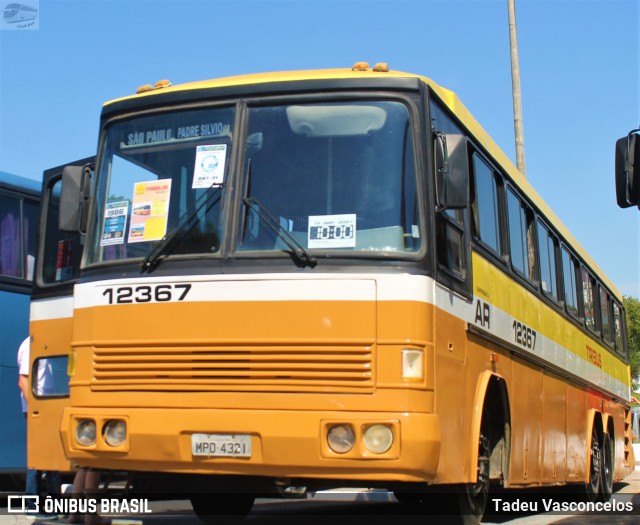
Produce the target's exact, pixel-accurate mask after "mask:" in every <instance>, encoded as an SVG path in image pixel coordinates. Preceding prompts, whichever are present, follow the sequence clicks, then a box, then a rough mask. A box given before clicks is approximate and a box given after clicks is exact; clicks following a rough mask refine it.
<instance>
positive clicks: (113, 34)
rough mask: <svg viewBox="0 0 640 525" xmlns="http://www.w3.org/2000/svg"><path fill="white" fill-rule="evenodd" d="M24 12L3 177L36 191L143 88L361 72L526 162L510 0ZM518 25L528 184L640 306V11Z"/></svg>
mask: <svg viewBox="0 0 640 525" xmlns="http://www.w3.org/2000/svg"><path fill="white" fill-rule="evenodd" d="M11 1H12V0H0V10H2V11H3V10H4V7H5V5H6V4H8V3H11ZM13 1H15V0H13ZM23 3H27V4H29V5H32V6H35V7H37V8H38V18H37V20H36V21H35V24H34V25H32V26H27V27H23V28H21V29H9V28H8V26H7V24H4V22H3V21H0V171H6V172H10V173H14V174H16V175H22V176H24V177H29V178H32V179H36V180H40V179H41V177H42V172H43V171H44V170H45V169H48V168H50V167H54V166H58V165H62V164H65V163H67V162H70V161H73V160H76V159H80V158H83V157H86V156H90V155H93V154H95V151H96V147H97V141H98V120H99V116H100V110H101V106H102V104H103V103H104V102H105V101H106V100H110V99H113V98H118V97H121V96H125V95H129V94H132V93H134V92H135V90H136V89H137V87H138V86H140V85H142V84H149V83H150V84H153V83H155V82H156V81H157V80H160V79H165V78H166V79H169V80H170V81H171V82H172V83H173V84H179V83H183V82H189V81H194V80H202V79H207V78H216V77H221V76H229V75H238V74H243V73H256V72H263V71H282V70H294V69H318V68H333V67H351V66H352V65H353V64H354V63H355V62H357V61H368V62H369V63H371V64H374V63H376V62H387V63H389V65H390V66H391V68H392V69H395V70H400V71H407V72H411V73H417V74H421V75H424V76H427V77H429V78H431V79H433V80H434V81H435V82H437V83H438V84H440V85H442V86H444V87H446V88H449V89H451V90H453V91H455V92H456V93H457V94H458V96H459V97H460V99H461V100H462V101H463V103H464V104H465V105H466V106H467V108H468V109H469V110H470V111H471V113H472V114H473V115H474V116H475V117H476V119H477V120H478V121H479V122H480V124H481V125H482V126H483V127H484V128H485V129H486V130H487V131H488V133H489V134H490V135H491V136H492V137H493V138H494V140H495V141H496V142H497V144H498V145H499V146H500V147H501V148H502V149H503V150H504V151H505V153H506V154H507V156H508V157H509V158H510V159H511V160H512V161H513V162H514V164H515V145H514V144H515V142H514V131H513V106H512V97H511V69H510V68H511V66H510V55H509V31H508V11H507V0H391V1H387V0H379V1H377V0H338V1H329V0H319V1H313V0H309V1H307V0H288V1H276V0H253V1H252V0H210V1H204V0H202V1H191V0H183V1H176V0H172V1H168V0H167V1H163V0H126V1H125V0H120V1H119V0H84V1H81V0H76V1H69V0H24V2H23ZM516 16H517V30H518V48H519V58H520V73H521V89H522V105H523V124H524V138H525V155H526V171H527V178H528V179H529V181H530V182H531V184H532V185H533V186H534V187H535V188H536V190H537V191H538V193H539V194H540V195H541V196H542V198H543V199H544V200H545V201H546V202H547V204H549V206H550V207H551V208H552V209H553V210H554V211H555V212H556V214H557V215H558V216H559V217H560V219H561V220H562V221H563V222H564V224H565V225H566V226H567V227H568V228H569V230H571V232H572V233H573V234H574V236H575V237H576V238H577V239H578V241H579V242H580V243H581V244H582V246H583V247H584V248H586V250H587V251H588V252H589V253H590V254H591V256H592V257H593V259H594V260H595V261H596V262H597V263H598V265H599V266H600V268H601V269H602V270H604V272H605V273H606V274H607V275H608V276H609V278H610V279H611V280H612V281H613V282H614V283H615V284H616V285H617V287H618V288H619V289H620V291H621V292H622V293H623V294H625V295H631V296H633V297H640V255H639V248H638V246H639V245H640V210H638V209H637V208H627V209H624V210H623V209H620V208H618V207H617V204H616V198H615V186H614V146H615V141H616V139H618V138H620V137H622V136H624V135H626V134H627V133H628V132H629V131H630V130H631V129H635V128H638V127H640V100H639V93H640V92H639V82H640V78H639V73H640V48H639V46H640V40H639V31H640V29H639V27H640V2H638V1H637V0H549V1H545V0H516Z"/></svg>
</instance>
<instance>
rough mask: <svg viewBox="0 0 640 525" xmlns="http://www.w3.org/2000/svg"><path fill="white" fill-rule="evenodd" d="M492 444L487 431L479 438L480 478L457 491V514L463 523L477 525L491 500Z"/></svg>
mask: <svg viewBox="0 0 640 525" xmlns="http://www.w3.org/2000/svg"><path fill="white" fill-rule="evenodd" d="M490 458H491V446H490V443H489V438H488V437H487V436H486V432H483V431H482V430H481V431H480V439H479V440H478V467H477V468H478V480H477V481H476V482H475V483H473V484H472V483H468V484H466V485H462V487H461V488H460V490H458V491H456V501H455V503H456V511H457V512H456V514H457V517H458V521H459V523H460V524H461V525H477V524H478V523H480V520H482V517H483V516H484V512H485V509H486V508H487V502H488V500H489V484H490V472H491V468H490Z"/></svg>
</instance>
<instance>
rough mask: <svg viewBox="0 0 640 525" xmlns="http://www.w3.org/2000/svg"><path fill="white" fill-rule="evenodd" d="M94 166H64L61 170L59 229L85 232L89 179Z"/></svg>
mask: <svg viewBox="0 0 640 525" xmlns="http://www.w3.org/2000/svg"><path fill="white" fill-rule="evenodd" d="M93 169H94V166H93V165H92V164H85V165H84V166H65V168H64V170H63V171H62V193H61V194H60V218H59V223H58V226H59V228H60V230H62V231H65V232H72V233H81V234H84V233H86V229H87V217H88V212H89V201H90V198H91V179H92V173H93Z"/></svg>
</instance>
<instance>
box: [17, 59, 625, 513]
mask: <svg viewBox="0 0 640 525" xmlns="http://www.w3.org/2000/svg"><path fill="white" fill-rule="evenodd" d="M59 175H60V174H59ZM61 177H62V185H63V190H62V193H61V195H60V199H61V200H60V223H59V224H60V228H61V231H66V232H70V234H71V235H77V236H78V237H79V238H80V239H81V241H82V243H81V245H80V244H77V245H76V246H75V247H74V249H73V253H74V256H75V255H76V254H78V250H79V249H80V248H81V249H82V256H81V257H82V258H81V261H79V263H78V264H79V266H80V268H79V270H78V272H77V275H74V276H73V278H71V279H69V280H68V281H66V284H65V286H64V287H63V288H64V289H63V290H60V291H57V290H56V287H55V285H54V284H55V283H54V284H51V287H50V283H48V282H46V279H43V272H46V271H47V267H48V266H49V265H47V264H46V263H44V262H40V263H39V266H38V271H39V274H38V279H40V281H39V283H38V292H37V294H36V295H34V301H33V303H32V323H31V333H32V337H33V345H32V348H33V350H32V352H33V353H34V359H39V358H43V357H46V356H48V355H54V354H55V355H58V356H67V357H68V360H69V376H70V377H69V392H70V393H69V397H68V399H66V400H61V399H56V400H51V401H52V403H51V404H49V400H48V399H46V398H41V399H38V400H37V403H35V404H34V410H35V411H36V412H37V414H32V419H34V420H36V421H35V422H31V421H30V425H29V432H30V436H29V437H30V439H31V438H34V439H31V441H30V448H29V462H30V464H32V465H33V466H37V467H38V468H49V467H51V466H52V464H53V463H55V464H56V465H59V464H61V463H63V462H65V461H71V462H72V463H73V464H75V465H79V466H86V467H93V468H98V469H117V470H126V471H129V472H131V473H133V474H134V476H135V477H134V482H133V484H134V486H136V481H135V480H136V479H138V480H139V481H138V486H139V487H146V488H147V489H148V490H155V489H152V487H155V486H157V485H153V484H152V482H156V483H168V484H169V485H170V486H172V487H173V489H175V488H176V487H181V488H182V489H184V490H185V492H187V493H188V494H189V495H190V497H191V500H192V503H193V506H194V510H195V512H196V513H197V514H199V515H200V516H203V517H206V516H209V515H211V514H215V513H223V514H224V513H228V512H234V513H242V512H248V511H249V509H250V508H251V505H252V504H253V501H254V496H255V494H260V493H263V492H265V491H273V490H276V488H280V489H282V488H283V487H285V488H286V487H306V488H307V489H308V490H317V489H318V488H322V487H330V486H339V487H345V486H360V487H361V486H366V487H385V488H387V489H389V490H391V491H394V493H396V495H397V496H398V498H399V499H401V500H405V499H408V500H412V501H414V502H418V503H420V502H425V501H427V500H428V495H429V494H430V492H431V491H433V490H435V491H436V492H437V491H439V490H447V491H452V492H453V493H454V494H455V497H454V501H455V505H456V509H457V510H456V512H457V513H458V514H460V516H462V517H463V521H464V522H465V523H474V522H477V521H478V520H479V519H480V518H481V516H482V515H483V513H484V511H485V508H486V506H487V501H488V493H489V488H490V486H491V484H492V483H496V484H501V485H502V486H504V487H505V488H511V487H529V486H544V485H564V484H574V485H575V486H576V487H579V488H581V489H584V491H585V492H586V494H587V496H588V497H589V498H590V499H591V500H594V501H595V500H597V499H600V500H607V499H608V498H609V496H610V495H611V492H612V484H613V482H614V481H616V480H620V479H622V478H624V477H625V476H626V475H627V474H628V473H629V472H630V470H631V469H632V468H633V464H634V462H633V453H632V448H631V430H630V421H631V419H630V417H631V416H630V410H629V399H630V384H631V381H630V367H629V361H628V355H627V349H626V334H625V319H624V312H623V308H622V296H621V294H620V292H618V290H617V289H616V287H615V286H614V285H613V283H611V282H610V281H609V279H607V278H606V277H605V275H604V274H603V273H602V271H601V270H600V269H599V268H598V266H597V265H596V263H595V262H594V261H593V260H592V259H591V257H589V255H588V254H587V253H586V252H585V250H584V249H583V248H581V247H580V245H579V244H578V242H577V241H576V240H575V239H574V237H573V236H572V235H571V234H570V232H569V231H568V230H567V229H566V228H565V227H564V226H563V224H562V223H561V222H560V220H559V219H558V218H557V216H556V215H555V214H554V213H553V212H552V211H551V210H550V209H549V207H548V206H547V205H546V204H545V203H544V202H543V201H542V199H541V198H540V197H539V196H538V194H537V193H536V192H535V190H534V189H533V188H532V187H531V185H530V184H529V183H528V182H527V181H526V180H525V179H524V178H523V177H522V176H521V175H520V173H519V172H518V171H517V170H516V169H515V168H514V166H513V165H512V163H511V162H510V161H509V160H508V159H507V158H506V156H505V155H504V153H502V152H501V151H500V149H499V148H498V147H497V146H496V144H495V143H494V142H493V141H492V139H491V138H490V137H489V136H488V134H487V133H486V132H485V131H484V130H483V129H482V127H481V126H480V125H479V124H478V123H477V122H476V121H475V120H474V118H473V117H472V116H471V114H470V113H469V112H468V111H467V109H466V108H465V107H464V106H463V105H462V103H461V102H460V101H459V100H458V98H457V97H456V95H455V94H454V93H452V92H451V91H448V90H446V89H444V88H442V87H440V86H439V85H437V84H436V83H434V82H433V81H431V80H429V79H428V78H425V77H422V76H419V75H414V74H408V73H401V72H396V71H391V70H389V68H388V67H387V66H386V65H385V64H378V65H376V66H375V67H373V68H371V67H369V66H368V65H367V64H362V63H359V64H356V65H355V66H354V67H353V68H350V69H336V70H323V71H297V72H280V73H269V74H258V75H248V76H239V77H231V78H222V79H216V80H208V81H202V82H194V83H190V84H183V85H177V86H172V85H171V84H170V83H169V82H166V81H164V82H160V83H158V84H157V85H156V86H155V87H151V86H145V87H143V88H141V89H140V90H139V92H138V93H137V94H135V95H132V96H127V97H124V98H120V99H117V100H113V101H111V102H107V103H106V104H105V105H104V107H103V111H102V117H101V128H100V139H99V146H98V156H97V160H96V162H95V165H93V164H92V163H91V162H88V163H86V164H85V165H84V166H83V165H82V163H76V165H75V166H69V167H67V168H65V169H64V170H63V174H62V175H61ZM135 210H144V212H145V213H136V211H135ZM43 224H44V223H43ZM46 243H47V240H46V239H45V240H44V244H43V245H42V246H41V249H43V250H45V255H46ZM60 246H62V245H60V244H58V250H61V249H62V248H60ZM51 264H53V258H52V259H51ZM50 275H51V270H50ZM59 301H61V303H59ZM56 304H63V305H65V306H64V308H63V309H60V308H58V307H57V306H56ZM59 325H60V326H61V327H62V329H58V328H57V327H58V326H59ZM54 403H57V404H54ZM30 406H31V405H30ZM45 416H46V417H45ZM38 418H39V420H38ZM38 421H39V422H40V425H39V424H38ZM54 427H55V428H54ZM52 433H55V434H56V435H58V434H59V437H58V438H56V441H55V442H56V443H59V444H60V446H59V447H58V448H57V449H55V450H54V449H53V447H51V446H49V447H46V448H45V447H44V446H42V440H43V439H44V438H42V437H40V438H39V439H40V441H39V442H38V439H37V438H36V436H35V435H34V434H37V435H40V436H43V435H47V436H48V438H49V439H51V435H52ZM229 493H233V494H232V495H231V496H230V495H229Z"/></svg>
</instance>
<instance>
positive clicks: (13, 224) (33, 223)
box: [0, 195, 38, 280]
mask: <svg viewBox="0 0 640 525" xmlns="http://www.w3.org/2000/svg"><path fill="white" fill-rule="evenodd" d="M37 228H38V204H37V203H36V202H35V201H30V200H27V199H25V198H18V197H11V196H8V195H0V236H1V240H0V275H5V276H8V277H18V278H21V279H28V280H31V279H33V264H34V261H35V250H36V238H37V235H36V232H37Z"/></svg>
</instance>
